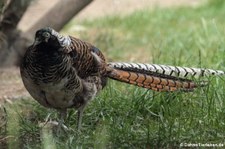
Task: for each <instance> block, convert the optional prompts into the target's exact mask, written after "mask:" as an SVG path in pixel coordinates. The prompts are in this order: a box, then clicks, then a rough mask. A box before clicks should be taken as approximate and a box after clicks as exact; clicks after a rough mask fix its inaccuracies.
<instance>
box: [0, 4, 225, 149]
mask: <svg viewBox="0 0 225 149" xmlns="http://www.w3.org/2000/svg"><path fill="white" fill-rule="evenodd" d="M219 2H220V3H219ZM218 3H219V4H218ZM224 16H225V2H224V1H223V0H220V1H217V2H215V1H212V2H211V3H210V4H205V5H204V6H201V7H198V8H190V7H182V8H176V9H174V8H173V9H172V8H164V9H162V8H157V9H154V10H147V9H146V10H141V11H138V12H135V13H133V14H131V15H129V16H125V17H120V16H111V17H108V18H100V19H96V20H93V21H83V22H82V23H81V25H82V26H84V27H85V28H86V30H85V31H81V32H73V31H71V30H72V28H73V26H74V25H77V24H76V21H75V20H74V21H72V22H71V23H69V24H68V25H67V26H66V28H65V29H64V33H67V34H72V35H74V36H78V37H80V38H82V39H85V40H86V41H89V42H91V43H93V44H95V45H96V46H97V47H99V48H100V49H101V50H102V51H103V53H104V54H105V55H106V57H107V59H108V60H109V61H127V62H129V61H134V62H146V63H158V64H159V63H160V64H169V65H181V66H196V67H208V68H214V69H222V70H224V66H225V63H224V60H225V40H224V39H225V38H224V37H225V22H224ZM206 80H208V81H209V86H206V87H204V88H199V89H196V90H195V91H194V92H190V93H182V92H176V93H156V92H153V91H148V90H145V89H142V88H137V87H134V86H129V85H127V84H122V83H119V82H115V81H110V82H109V84H108V86H107V87H106V88H105V89H104V90H103V91H102V92H101V94H100V95H99V96H98V97H97V98H96V99H95V100H93V101H92V102H91V103H90V104H89V105H88V107H87V109H86V110H85V113H84V120H83V129H82V132H81V133H78V132H77V131H76V129H75V128H76V113H75V112H74V111H73V110H72V109H71V110H70V111H69V115H68V118H67V120H66V125H67V126H69V127H70V128H71V130H70V131H69V132H68V133H66V134H63V135H60V136H57V135H55V133H54V130H52V129H50V128H49V127H44V128H43V127H39V123H41V122H44V121H45V118H46V117H47V115H48V113H51V115H50V117H51V118H52V119H56V118H57V113H56V111H55V110H51V109H46V108H44V107H42V106H40V105H39V104H38V103H37V102H35V101H34V100H30V99H21V100H18V101H16V102H15V103H14V104H12V105H11V104H6V105H4V108H3V107H2V112H1V113H2V114H1V115H0V116H1V117H2V120H1V119H0V120H1V121H2V122H3V121H6V122H7V124H6V125H7V127H3V125H0V126H1V127H0V128H1V129H0V131H1V132H0V136H2V137H0V146H7V147H9V148H15V147H18V146H19V147H21V148H33V149H34V148H35V149H36V148H81V147H82V148H179V145H180V143H222V144H225V139H224V138H225V132H224V130H225V122H224V119H225V101H224V99H225V93H224V90H225V80H224V78H222V77H221V78H220V77H218V78H206ZM4 113H5V114H4ZM0 124H1V123H0ZM6 125H4V126H6ZM5 140H6V141H5Z"/></svg>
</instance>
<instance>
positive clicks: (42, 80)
mask: <svg viewBox="0 0 225 149" xmlns="http://www.w3.org/2000/svg"><path fill="white" fill-rule="evenodd" d="M20 70H21V76H22V80H23V83H24V85H25V87H26V89H27V90H28V92H29V93H30V95H31V96H32V97H33V98H34V99H35V100H37V101H38V102H39V103H40V104H41V105H43V106H45V107H49V108H55V109H57V110H59V111H60V114H61V117H62V119H61V121H60V122H61V123H60V124H62V123H63V118H64V117H65V115H66V111H67V109H68V108H76V109H77V110H78V129H79V128H80V127H81V121H82V115H83V110H84V108H85V106H86V105H87V103H88V102H89V101H90V100H91V99H93V98H94V97H95V96H96V95H97V94H98V92H100V91H101V90H102V89H103V88H104V87H105V85H106V83H107V79H108V78H110V79H114V80H118V81H121V82H125V83H128V84H133V85H137V86H140V87H143V88H147V89H151V90H154V91H192V90H193V89H194V88H196V87H198V86H204V84H205V82H200V83H196V82H195V81H192V80H190V79H186V77H187V76H206V75H224V74H225V73H224V71H221V70H212V69H201V68H187V67H175V66H166V65H156V64H143V63H120V62H111V63H108V62H106V60H105V57H104V55H103V54H102V53H101V51H100V50H99V49H98V48H96V47H95V46H93V45H91V44H89V43H87V42H84V41H82V40H80V39H77V38H74V37H71V36H63V35H61V34H59V33H58V32H56V31H55V30H53V29H52V28H49V27H46V28H42V29H40V30H38V31H37V32H36V34H35V41H34V43H33V44H32V45H31V46H30V47H29V48H28V49H27V51H26V53H25V56H24V58H23V61H22V64H21V67H20Z"/></svg>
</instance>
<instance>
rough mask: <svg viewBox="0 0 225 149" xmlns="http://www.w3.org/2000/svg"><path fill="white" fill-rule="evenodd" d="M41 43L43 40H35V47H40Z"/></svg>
mask: <svg viewBox="0 0 225 149" xmlns="http://www.w3.org/2000/svg"><path fill="white" fill-rule="evenodd" d="M40 43H41V40H38V39H35V40H34V43H33V47H35V46H37V45H39V44H40Z"/></svg>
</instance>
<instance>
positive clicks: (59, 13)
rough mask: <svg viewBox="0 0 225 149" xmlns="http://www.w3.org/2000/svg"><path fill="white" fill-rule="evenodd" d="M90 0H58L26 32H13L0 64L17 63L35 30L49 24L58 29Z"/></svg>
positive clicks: (90, 0) (31, 39)
mask: <svg viewBox="0 0 225 149" xmlns="http://www.w3.org/2000/svg"><path fill="white" fill-rule="evenodd" d="M15 1H18V0H15ZM90 2H92V0H60V1H59V2H58V3H57V4H56V5H55V6H54V7H53V8H52V9H50V10H49V11H48V13H47V14H46V15H45V16H43V17H42V18H41V19H40V20H38V21H37V23H36V24H35V25H33V26H32V27H31V28H30V29H28V30H27V31H26V32H22V33H20V34H17V33H15V34H14V33H13V36H14V37H15V36H16V37H17V39H16V40H14V41H13V42H11V41H10V42H8V43H10V44H8V45H10V46H8V49H7V52H9V50H10V53H9V55H8V56H7V57H4V56H3V57H1V55H0V59H1V63H0V66H13V65H19V64H20V61H21V58H22V57H23V55H24V53H25V51H26V49H27V47H28V46H29V45H30V44H31V42H32V41H33V36H34V34H35V32H36V30H38V29H40V28H42V27H46V26H50V27H52V28H54V29H55V30H57V31H60V30H61V29H62V28H63V26H64V25H65V24H66V23H68V21H69V20H71V19H72V18H73V17H74V16H75V15H76V14H77V13H78V12H79V11H80V10H82V9H83V8H84V7H85V6H87V5H88V4H89V3H90ZM0 31H1V28H0ZM0 36H1V35H0ZM0 40H1V39H0ZM0 48H1V47H0ZM0 50H2V49H0ZM2 58H4V61H2Z"/></svg>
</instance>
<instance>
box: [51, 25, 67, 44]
mask: <svg viewBox="0 0 225 149" xmlns="http://www.w3.org/2000/svg"><path fill="white" fill-rule="evenodd" d="M51 34H52V35H53V36H55V37H56V38H57V39H58V42H59V44H60V45H61V46H62V47H69V46H70V44H71V39H70V37H69V36H63V35H61V34H59V33H58V32H56V31H55V30H54V29H51Z"/></svg>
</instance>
